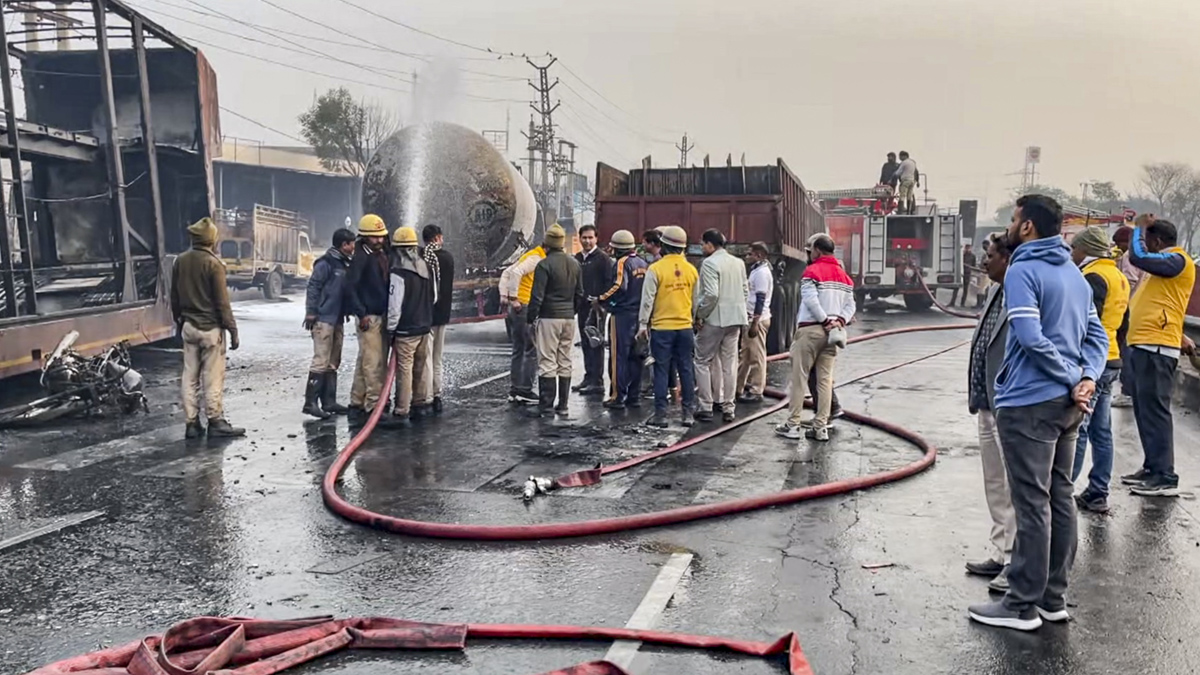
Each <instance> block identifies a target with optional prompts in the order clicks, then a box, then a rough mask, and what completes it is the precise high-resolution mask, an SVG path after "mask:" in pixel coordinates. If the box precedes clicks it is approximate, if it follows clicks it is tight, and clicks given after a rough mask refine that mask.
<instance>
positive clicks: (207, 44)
mask: <svg viewBox="0 0 1200 675" xmlns="http://www.w3.org/2000/svg"><path fill="white" fill-rule="evenodd" d="M180 37H182V38H183V39H185V40H187V41H188V42H195V43H196V44H198V45H204V46H205V47H211V48H213V49H219V50H221V51H223V52H229V53H230V54H237V55H238V56H244V57H246V58H249V59H254V60H255V61H262V62H263V63H270V64H271V65H275V66H279V67H281V68H287V69H289V70H295V71H297V72H301V73H307V74H309V75H316V76H318V77H325V78H329V79H331V80H336V81H339V82H350V83H353V84H361V85H363V86H365V87H374V88H376V89H384V90H387V91H395V92H400V93H402V94H407V93H410V92H412V89H401V88H399V87H393V86H389V85H386V84H380V83H378V82H367V81H366V80H356V79H354V78H350V77H346V76H345V75H334V74H332V73H325V72H321V71H319V70H313V69H311V68H305V67H303V66H295V65H292V64H290V63H284V62H283V61H276V60H274V59H269V58H267V57H265V56H260V55H258V54H251V53H249V52H243V51H239V50H237V49H233V48H232V47H226V46H225V45H219V44H216V43H213V42H208V41H206V40H200V39H197V38H194V37H189V36H187V35H180Z"/></svg>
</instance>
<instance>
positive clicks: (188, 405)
mask: <svg viewBox="0 0 1200 675" xmlns="http://www.w3.org/2000/svg"><path fill="white" fill-rule="evenodd" d="M188 234H189V235H191V238H192V248H191V249H190V250H188V251H185V252H184V253H183V254H181V255H180V256H179V258H178V259H176V260H175V266H174V267H173V268H172V269H171V314H172V315H173V316H174V318H175V325H176V326H177V327H178V329H179V335H180V336H181V337H182V338H183V412H184V414H185V415H186V417H187V428H186V430H185V433H184V436H185V438H189V439H192V438H199V437H200V436H203V435H204V431H205V429H204V425H202V424H201V423H200V384H201V382H203V383H204V396H203V398H204V407H205V409H206V410H207V412H208V436H209V438H230V437H234V436H244V435H245V434H246V430H245V429H242V428H239V427H234V426H230V424H229V422H227V421H226V420H225V415H224V412H225V407H224V398H223V397H224V389H225V333H227V332H228V333H229V348H230V349H232V350H234V351H237V348H238V346H239V344H240V343H239V341H238V329H237V322H235V321H234V320H233V309H232V308H231V307H230V306H229V291H228V289H227V288H226V286H225V265H224V264H222V263H221V260H220V258H218V257H217V254H216V252H215V251H214V247H215V246H216V244H217V226H216V225H214V224H213V222H212V220H211V219H210V218H202V219H201V220H199V221H197V222H196V223H194V224H192V225H191V226H190V227H188Z"/></svg>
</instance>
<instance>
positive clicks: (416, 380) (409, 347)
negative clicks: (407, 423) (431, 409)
mask: <svg viewBox="0 0 1200 675" xmlns="http://www.w3.org/2000/svg"><path fill="white" fill-rule="evenodd" d="M429 343H430V337H429V334H425V335H398V336H396V338H395V339H394V340H392V349H394V350H396V407H395V408H394V409H393V410H392V413H393V414H394V415H396V416H397V417H406V416H408V413H409V412H411V411H412V408H413V406H414V405H416V406H418V407H420V406H423V405H426V404H428V403H429V372H428V370H427V365H428V359H429Z"/></svg>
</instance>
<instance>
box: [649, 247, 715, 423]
mask: <svg viewBox="0 0 1200 675" xmlns="http://www.w3.org/2000/svg"><path fill="white" fill-rule="evenodd" d="M661 236H662V253H663V257H662V259H661V260H659V261H658V262H656V263H654V264H653V265H651V266H650V267H649V269H648V270H647V272H646V279H645V282H644V284H643V286H642V304H641V309H640V310H639V312H638V326H639V330H638V337H639V338H644V337H645V336H649V338H650V349H651V352H652V353H653V355H654V416H653V417H652V418H650V420H649V421H648V422H647V423H648V424H649V425H650V426H655V427H660V428H665V427H666V426H667V381H668V374H669V373H670V372H671V370H672V369H673V368H678V370H679V383H680V388H681V392H680V393H681V396H682V398H683V418H682V420H681V423H682V424H683V426H685V427H690V426H692V415H693V414H694V413H695V412H696V382H695V378H694V371H693V370H692V367H693V362H692V360H693V358H694V357H695V348H696V336H695V333H693V332H692V326H693V313H692V312H693V309H692V304H693V303H692V298H693V294H694V293H695V288H696V283H697V281H698V280H699V277H700V273H699V272H697V271H696V268H695V267H693V266H692V264H691V263H690V262H688V261H687V258H684V257H683V252H684V249H686V248H687V232H685V231H684V229H683V228H682V227H679V226H678V225H668V226H667V227H664V228H663V229H662V234H661Z"/></svg>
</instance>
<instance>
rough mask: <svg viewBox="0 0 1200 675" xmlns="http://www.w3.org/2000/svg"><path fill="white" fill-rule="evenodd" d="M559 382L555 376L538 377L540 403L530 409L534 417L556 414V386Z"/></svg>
mask: <svg viewBox="0 0 1200 675" xmlns="http://www.w3.org/2000/svg"><path fill="white" fill-rule="evenodd" d="M557 384H558V383H557V382H555V380H554V378H553V377H539V378H538V404H537V407H536V408H534V409H533V410H531V411H530V413H529V414H530V416H532V417H545V416H547V415H553V414H554V395H555V394H556V393H557V392H556V391H555V387H556V385H557Z"/></svg>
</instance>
